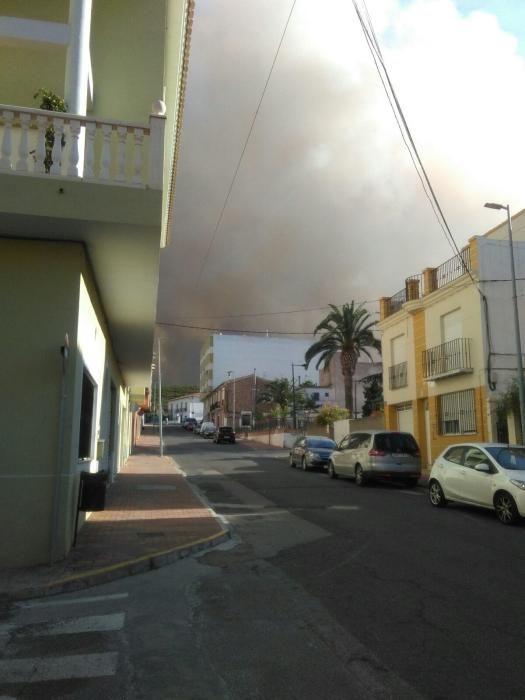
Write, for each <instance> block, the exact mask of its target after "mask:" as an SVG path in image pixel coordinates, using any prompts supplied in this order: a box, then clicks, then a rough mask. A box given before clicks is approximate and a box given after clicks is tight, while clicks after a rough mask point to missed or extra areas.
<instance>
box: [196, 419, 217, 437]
mask: <svg viewBox="0 0 525 700" xmlns="http://www.w3.org/2000/svg"><path fill="white" fill-rule="evenodd" d="M215 430H216V428H215V423H212V422H211V421H203V423H202V425H201V427H200V429H199V435H200V436H201V437H204V438H212V437H214V435H215Z"/></svg>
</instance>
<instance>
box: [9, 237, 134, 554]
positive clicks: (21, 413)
mask: <svg viewBox="0 0 525 700" xmlns="http://www.w3.org/2000/svg"><path fill="white" fill-rule="evenodd" d="M21 270H23V274H20V271H21ZM0 313H1V314H2V318H4V319H9V324H8V328H9V332H8V333H7V334H6V338H5V340H4V343H3V344H2V350H1V360H2V363H1V366H2V367H3V368H4V371H3V375H2V389H3V391H4V396H5V397H8V398H9V401H4V402H3V404H2V407H1V408H0V425H2V428H3V430H4V439H2V440H0V484H1V489H0V533H2V534H1V535H0V537H1V538H2V540H1V546H0V564H2V565H5V566H22V565H30V564H36V563H46V562H47V561H48V560H49V557H50V553H51V540H52V529H53V523H56V525H57V528H56V532H57V535H58V536H57V537H55V538H54V539H53V544H54V553H55V554H56V555H57V556H64V555H65V554H66V552H67V551H68V549H69V546H70V543H71V539H72V528H73V523H74V516H75V507H76V494H77V490H78V478H79V477H78V475H79V472H80V471H81V470H82V469H91V470H96V469H97V468H98V466H99V465H98V462H97V461H96V460H94V459H93V460H90V461H88V462H79V460H78V435H79V416H80V406H79V404H80V395H81V377H82V362H85V363H86V365H87V366H88V367H89V369H90V373H92V374H93V378H94V379H95V380H96V381H97V383H98V391H97V403H96V409H95V421H94V428H93V438H94V440H93V455H92V456H93V457H94V456H95V447H96V438H97V437H101V436H102V435H103V430H104V429H105V428H107V429H109V424H108V422H107V420H106V421H104V420H103V418H104V416H105V415H107V413H106V410H105V409H104V401H103V398H104V395H105V392H104V381H105V378H106V375H107V377H108V378H109V377H111V378H112V379H113V381H114V382H115V385H116V390H117V396H118V397H119V407H118V410H117V411H116V413H115V415H114V420H115V425H114V428H115V430H116V431H117V432H116V435H115V449H116V451H117V454H115V456H114V463H115V465H116V466H118V464H119V463H121V462H122V461H123V460H124V459H125V458H126V457H127V449H128V446H127V444H126V443H124V442H123V440H122V438H121V439H120V440H119V432H120V435H121V436H122V434H123V433H124V431H125V430H126V427H127V423H128V420H127V416H128V413H127V411H128V408H127V393H126V391H125V390H124V388H123V387H122V385H121V382H120V377H119V375H118V369H117V365H116V361H115V358H114V357H112V354H111V351H110V349H109V346H108V342H107V336H105V329H104V319H103V314H102V311H101V309H100V305H99V303H98V300H97V299H96V296H95V293H94V285H93V283H92V280H91V279H90V271H89V266H88V264H87V260H86V256H85V252H84V248H83V246H82V245H81V244H72V243H49V242H33V241H29V240H27V241H13V240H5V239H0ZM66 333H67V334H68V338H69V358H68V359H67V361H64V360H63V356H62V354H61V347H62V346H63V345H64V344H65V335H66ZM106 398H107V394H106ZM119 417H120V424H119ZM123 423H125V424H126V425H123ZM124 434H125V433H124ZM7 436H8V437H9V439H6V437H7ZM126 437H127V435H126Z"/></svg>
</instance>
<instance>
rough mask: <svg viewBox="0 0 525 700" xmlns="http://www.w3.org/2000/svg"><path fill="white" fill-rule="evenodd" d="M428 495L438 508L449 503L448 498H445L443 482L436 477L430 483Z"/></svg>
mask: <svg viewBox="0 0 525 700" xmlns="http://www.w3.org/2000/svg"><path fill="white" fill-rule="evenodd" d="M428 497H429V498H430V502H431V503H432V505H433V506H435V507H436V508H444V507H445V506H446V505H447V499H446V498H445V494H444V493H443V489H442V488H441V484H440V483H439V481H436V480H435V479H432V481H431V482H430V484H429V485H428Z"/></svg>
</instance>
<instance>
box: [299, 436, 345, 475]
mask: <svg viewBox="0 0 525 700" xmlns="http://www.w3.org/2000/svg"><path fill="white" fill-rule="evenodd" d="M336 447H337V445H336V443H335V442H334V441H333V440H330V438H325V437H319V436H317V435H303V436H301V437H300V438H298V439H297V440H296V441H295V443H294V445H293V447H292V449H291V450H290V466H291V467H296V466H298V465H299V466H300V467H301V468H302V469H303V470H304V471H306V470H307V469H312V468H313V467H323V469H327V468H328V463H329V461H330V455H331V454H332V452H333V451H334V450H335V448H336Z"/></svg>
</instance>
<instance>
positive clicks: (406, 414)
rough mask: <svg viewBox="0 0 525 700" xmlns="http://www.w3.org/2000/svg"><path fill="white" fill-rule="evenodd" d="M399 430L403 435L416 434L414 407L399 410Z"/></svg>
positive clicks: (401, 407) (403, 407) (402, 407)
mask: <svg viewBox="0 0 525 700" xmlns="http://www.w3.org/2000/svg"><path fill="white" fill-rule="evenodd" d="M397 429H398V430H400V431H401V432H403V433H412V435H413V434H414V417H413V414H412V406H400V407H399V408H398V409H397Z"/></svg>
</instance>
